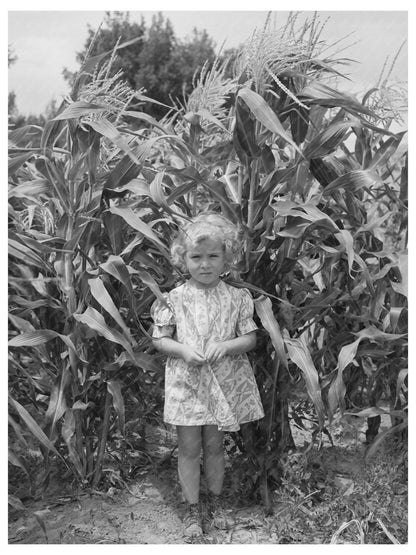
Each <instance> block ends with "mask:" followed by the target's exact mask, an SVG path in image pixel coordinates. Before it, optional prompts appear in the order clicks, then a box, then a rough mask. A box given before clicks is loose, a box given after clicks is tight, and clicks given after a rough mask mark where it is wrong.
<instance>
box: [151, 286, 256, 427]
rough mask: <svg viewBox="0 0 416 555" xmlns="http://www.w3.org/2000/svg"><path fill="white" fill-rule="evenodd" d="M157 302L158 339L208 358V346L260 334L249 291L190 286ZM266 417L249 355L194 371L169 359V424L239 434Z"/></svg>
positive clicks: (155, 331)
mask: <svg viewBox="0 0 416 555" xmlns="http://www.w3.org/2000/svg"><path fill="white" fill-rule="evenodd" d="M164 297H165V299H166V302H165V303H163V302H161V301H160V300H156V301H155V302H154V304H153V306H152V309H151V315H152V318H153V320H154V324H155V325H154V328H153V337H154V338H161V337H172V338H173V339H175V340H176V341H178V342H179V343H187V344H188V345H192V346H194V347H196V348H198V349H199V350H200V351H201V352H205V347H206V345H207V343H208V341H227V340H229V339H233V338H235V337H238V336H241V335H245V334H246V333H249V332H251V331H254V330H256V329H257V326H256V324H255V323H254V321H253V318H252V317H253V300H252V298H251V295H250V293H249V292H248V290H247V289H239V288H237V287H233V286H231V285H228V284H227V283H225V282H223V281H220V282H219V283H218V284H217V285H216V286H215V287H212V288H207V289H200V288H198V287H196V286H195V285H193V284H192V283H191V282H190V281H187V282H186V283H184V284H183V285H180V286H179V287H176V288H175V289H173V290H172V291H170V293H166V294H165V295H164ZM263 416H264V411H263V407H262V404H261V400H260V394H259V391H258V388H257V385H256V381H255V378H254V373H253V370H252V368H251V365H250V363H249V361H248V358H247V355H246V354H245V353H244V354H240V355H227V356H225V357H223V358H222V359H221V360H219V361H217V362H214V363H212V364H208V363H206V364H203V365H202V366H194V365H190V364H188V363H186V362H185V361H184V360H183V359H181V358H177V357H168V359H167V362H166V373H165V409H164V420H165V422H167V423H169V424H174V425H181V426H201V425H207V424H214V425H217V426H218V429H219V430H225V431H237V430H239V429H240V424H243V423H245V422H251V421H253V420H259V419H260V418H262V417H263Z"/></svg>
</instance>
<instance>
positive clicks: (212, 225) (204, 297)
mask: <svg viewBox="0 0 416 555" xmlns="http://www.w3.org/2000/svg"><path fill="white" fill-rule="evenodd" d="M240 250H241V249H240V245H239V241H238V233H237V229H236V228H235V226H234V225H233V224H231V222H229V221H228V220H226V219H225V218H223V217H222V216H219V215H217V214H201V215H200V216H198V217H196V218H194V220H192V222H190V223H187V224H186V225H185V226H184V227H183V228H182V230H181V231H180V233H179V234H178V236H177V237H176V239H175V240H174V242H173V244H172V249H171V253H172V259H173V263H174V264H176V265H177V266H178V267H179V268H181V269H182V270H183V271H186V272H187V273H189V275H190V279H189V280H188V281H186V282H185V283H184V284H182V285H180V286H179V287H176V288H175V289H173V290H172V291H170V293H169V294H165V299H166V302H165V303H163V302H161V301H160V300H157V301H155V303H154V304H153V306H152V311H151V314H152V317H153V320H154V324H155V325H154V331H153V340H154V341H153V342H154V345H155V347H156V348H157V349H158V350H159V351H160V352H162V353H164V354H166V355H168V358H167V363H166V374H165V410H164V420H165V422H167V423H169V424H174V425H176V427H177V434H178V473H179V481H180V484H181V488H182V492H183V496H184V498H185V500H186V502H187V503H188V510H187V516H186V518H185V535H187V536H199V535H201V534H202V522H201V511H200V505H199V484H200V453H201V448H202V450H203V463H204V474H205V476H206V481H207V489H208V504H209V507H208V510H209V512H210V513H211V515H212V513H213V512H214V510H215V508H216V507H218V506H219V495H220V493H221V490H222V486H223V479H224V448H223V437H224V431H237V430H239V428H240V424H242V423H244V422H251V421H253V420H258V419H260V418H262V417H263V416H264V412H263V407H262V405H261V401H260V395H259V392H258V389H257V385H256V382H255V379H254V375H253V370H252V368H251V366H250V363H249V361H248V358H247V355H246V354H245V353H246V352H248V351H250V350H251V349H253V348H254V347H255V345H256V331H255V330H256V329H257V326H256V324H255V323H254V321H253V319H252V316H253V300H252V298H251V296H250V293H249V292H248V290H247V289H240V288H236V287H232V286H231V285H228V284H227V283H225V282H224V281H222V280H221V276H222V274H223V273H224V272H226V271H228V270H230V269H231V268H232V267H233V266H234V264H235V263H236V262H237V258H238V254H239V252H240Z"/></svg>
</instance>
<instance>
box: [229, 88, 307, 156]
mask: <svg viewBox="0 0 416 555" xmlns="http://www.w3.org/2000/svg"><path fill="white" fill-rule="evenodd" d="M237 98H241V99H242V100H244V102H245V103H246V104H247V106H248V107H249V108H250V110H251V111H252V112H253V114H254V115H255V117H256V119H257V120H258V121H259V122H260V123H262V124H263V125H264V126H265V127H266V128H267V129H268V130H269V131H271V132H272V133H275V134H276V135H278V136H279V137H281V138H282V139H283V140H284V141H286V142H287V143H289V144H290V145H292V146H293V148H294V149H295V150H297V151H298V152H299V154H301V155H302V156H303V154H302V152H301V151H300V149H299V147H298V145H297V144H296V143H295V142H294V141H293V139H292V138H291V137H290V136H289V135H288V134H287V133H286V131H285V129H284V127H283V125H282V124H281V123H280V120H279V118H278V117H277V115H276V113H275V112H274V111H273V110H272V109H271V108H270V106H269V105H268V104H267V102H266V101H265V100H264V98H263V97H262V96H260V95H259V94H257V93H256V92H254V91H252V90H251V89H249V88H247V87H243V88H241V89H240V90H239V92H238V95H237Z"/></svg>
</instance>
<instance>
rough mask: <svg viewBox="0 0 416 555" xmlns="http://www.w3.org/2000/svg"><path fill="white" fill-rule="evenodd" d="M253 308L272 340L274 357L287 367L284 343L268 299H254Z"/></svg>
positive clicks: (262, 296)
mask: <svg viewBox="0 0 416 555" xmlns="http://www.w3.org/2000/svg"><path fill="white" fill-rule="evenodd" d="M254 307H255V309H256V313H257V316H258V317H259V318H260V320H261V323H262V325H263V327H264V329H265V330H266V331H267V332H268V334H269V335H270V339H271V340H272V343H273V347H274V349H275V351H276V355H277V356H278V358H279V360H280V362H281V363H282V364H283V366H284V367H285V368H287V367H288V366H287V357H286V353H285V346H284V341H283V337H282V333H281V331H280V327H279V324H278V323H277V320H276V318H275V317H274V314H273V308H272V302H271V300H270V299H269V298H268V297H265V296H264V295H261V296H260V297H259V298H257V299H255V301H254Z"/></svg>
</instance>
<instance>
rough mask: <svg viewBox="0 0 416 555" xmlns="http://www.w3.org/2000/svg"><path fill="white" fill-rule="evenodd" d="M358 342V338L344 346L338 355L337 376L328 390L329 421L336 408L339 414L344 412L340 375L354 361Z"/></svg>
mask: <svg viewBox="0 0 416 555" xmlns="http://www.w3.org/2000/svg"><path fill="white" fill-rule="evenodd" d="M360 342H361V338H358V339H356V340H355V341H354V342H353V343H350V344H349V345H344V346H343V347H342V349H341V351H340V353H339V355H338V366H337V368H338V372H337V376H336V378H335V380H334V381H333V382H332V384H331V385H330V387H329V390H328V416H329V420H330V421H331V420H332V417H333V415H334V414H335V411H336V410H337V408H338V407H339V408H340V409H341V412H343V411H344V410H345V400H344V396H345V392H346V387H345V383H344V380H343V379H342V373H343V371H344V369H345V368H346V367H347V366H348V365H349V364H350V363H351V362H353V361H354V359H355V355H356V354H357V349H358V346H359V344H360Z"/></svg>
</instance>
